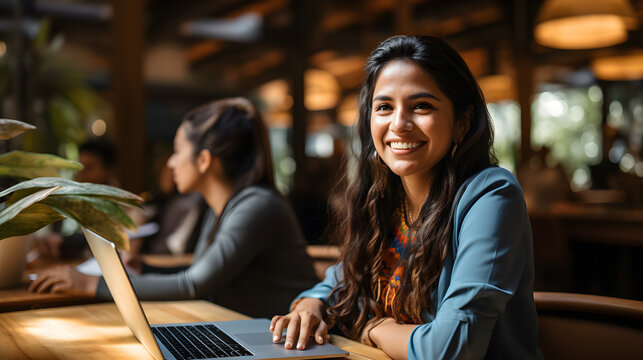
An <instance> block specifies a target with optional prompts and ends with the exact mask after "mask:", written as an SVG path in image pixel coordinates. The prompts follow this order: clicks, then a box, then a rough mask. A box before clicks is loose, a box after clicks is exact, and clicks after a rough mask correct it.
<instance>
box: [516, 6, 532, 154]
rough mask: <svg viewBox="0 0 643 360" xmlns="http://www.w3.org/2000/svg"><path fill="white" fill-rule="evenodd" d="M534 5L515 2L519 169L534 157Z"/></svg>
mask: <svg viewBox="0 0 643 360" xmlns="http://www.w3.org/2000/svg"><path fill="white" fill-rule="evenodd" d="M536 5H537V4H535V3H534V1H525V0H515V1H514V2H513V6H514V19H513V21H514V22H513V28H514V36H513V50H514V60H515V64H516V77H515V79H516V89H517V92H518V105H519V106H520V157H519V159H518V161H517V164H516V166H518V165H519V164H520V163H522V162H523V161H528V160H529V158H530V157H531V153H532V149H531V100H532V96H533V94H534V65H533V64H534V63H533V54H532V51H531V44H532V40H533V34H532V29H533V23H534V18H533V16H534V15H533V12H532V13H530V11H532V10H534V9H536V10H537V6H536Z"/></svg>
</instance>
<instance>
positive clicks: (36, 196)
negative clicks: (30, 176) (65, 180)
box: [0, 186, 59, 224]
mask: <svg viewBox="0 0 643 360" xmlns="http://www.w3.org/2000/svg"><path fill="white" fill-rule="evenodd" d="M57 189H59V187H57V186H54V187H50V188H47V189H43V190H40V191H37V192H35V193H33V194H30V195H28V196H26V197H23V198H22V199H20V200H17V201H15V202H14V203H13V204H11V205H9V206H7V207H6V208H4V209H3V210H2V211H1V212H0V224H4V223H6V222H7V221H9V220H11V219H13V218H14V217H15V216H16V215H18V213H20V212H21V211H22V210H24V209H26V208H28V207H29V206H31V205H32V204H35V203H37V202H38V201H41V200H42V199H44V198H46V197H47V196H49V194H51V193H52V192H53V191H55V190H57Z"/></svg>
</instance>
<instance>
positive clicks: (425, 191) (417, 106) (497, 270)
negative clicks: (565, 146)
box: [270, 36, 542, 359]
mask: <svg viewBox="0 0 643 360" xmlns="http://www.w3.org/2000/svg"><path fill="white" fill-rule="evenodd" d="M357 133H358V134H359V139H360V142H361V153H360V154H359V155H358V156H359V160H358V169H357V174H358V175H357V176H354V177H352V178H350V176H348V175H347V177H349V178H350V179H349V180H350V185H349V186H348V189H347V190H346V194H345V198H344V203H343V206H344V208H343V209H340V210H339V212H338V213H337V214H336V218H337V222H338V224H339V225H338V226H337V228H336V234H337V236H338V239H339V240H342V241H343V245H342V255H341V261H340V262H339V263H338V264H337V265H335V266H333V267H331V268H329V269H328V270H327V272H326V278H325V280H324V281H322V282H321V283H319V284H317V285H316V286H314V287H313V288H311V289H309V290H307V291H304V292H303V293H301V294H300V295H299V296H298V297H297V298H296V299H295V301H294V302H293V303H292V304H291V312H290V313H289V314H287V315H285V316H275V317H273V319H272V322H271V325H270V328H271V329H270V330H271V332H272V334H273V341H275V342H277V341H280V340H281V338H282V330H283V329H287V333H286V336H285V345H284V346H285V348H286V349H293V348H297V349H303V348H305V347H306V346H307V344H308V343H309V342H310V341H311V339H310V337H313V339H314V341H316V342H317V343H323V342H324V341H326V339H327V334H328V329H329V327H331V326H333V325H335V326H337V327H338V329H339V330H341V332H342V333H343V334H345V335H347V336H349V337H351V338H353V339H356V340H359V341H362V342H363V343H366V344H369V345H373V346H377V347H379V348H381V349H382V350H383V351H384V352H386V353H387V354H388V355H389V356H391V357H392V358H395V359H398V358H400V359H403V358H409V359H455V358H458V359H461V358H463V359H475V358H480V359H482V358H492V359H495V358H508V359H539V358H542V355H541V354H540V351H539V350H538V347H537V335H538V331H537V327H538V325H537V315H536V308H535V305H534V299H533V288H532V287H533V279H534V265H533V246H532V236H531V228H530V223H529V218H528V215H527V210H526V208H525V202H524V197H523V194H522V190H521V188H520V185H519V183H518V181H516V179H515V177H514V176H513V175H512V174H511V173H510V172H508V171H506V170H504V169H502V168H499V167H497V166H496V159H495V156H494V155H493V150H492V144H493V132H492V127H491V119H490V116H489V114H488V112H487V109H486V105H485V101H484V97H483V95H482V93H481V91H480V88H479V87H478V85H477V83H476V81H475V79H474V77H473V75H472V74H471V72H470V71H469V69H468V67H467V65H466V64H465V62H464V61H463V60H462V58H461V57H460V55H459V54H458V53H457V52H456V51H455V50H454V49H452V48H451V47H450V46H449V45H448V44H447V43H446V42H444V41H443V40H441V39H439V38H435V37H428V36H395V37H391V38H389V39H387V40H386V41H384V42H382V43H381V44H380V45H379V46H378V47H377V48H376V49H375V50H374V51H373V52H372V53H371V55H370V57H369V59H368V61H367V63H366V65H365V79H364V82H363V85H362V89H361V94H360V99H359V121H358V123H357Z"/></svg>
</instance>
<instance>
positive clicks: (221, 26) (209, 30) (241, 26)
mask: <svg viewBox="0 0 643 360" xmlns="http://www.w3.org/2000/svg"><path fill="white" fill-rule="evenodd" d="M262 26H263V17H262V16H261V15H260V14H257V13H254V12H249V13H245V14H243V15H240V16H238V17H236V18H233V19H201V20H193V21H188V22H185V23H183V24H182V25H181V33H182V34H183V35H185V36H196V37H204V38H209V39H218V40H227V41H238V42H252V41H256V40H259V38H260V37H261V29H262Z"/></svg>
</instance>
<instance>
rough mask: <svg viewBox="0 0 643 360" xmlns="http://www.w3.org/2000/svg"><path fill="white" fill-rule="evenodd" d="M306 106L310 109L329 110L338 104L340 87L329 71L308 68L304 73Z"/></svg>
mask: <svg viewBox="0 0 643 360" xmlns="http://www.w3.org/2000/svg"><path fill="white" fill-rule="evenodd" d="M304 86H305V87H304V106H306V109H308V110H310V111H317V110H328V109H332V108H334V107H335V106H337V103H338V102H339V93H340V90H341V89H340V87H339V83H337V79H335V77H334V76H333V75H332V74H331V73H329V72H328V71H324V70H319V69H310V70H306V72H305V73H304Z"/></svg>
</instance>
